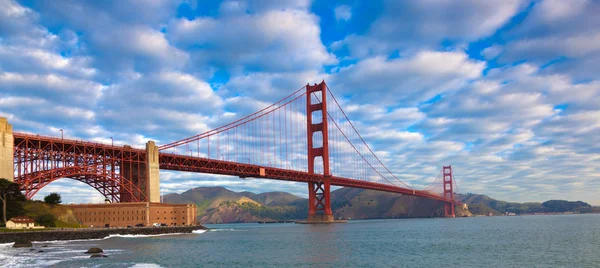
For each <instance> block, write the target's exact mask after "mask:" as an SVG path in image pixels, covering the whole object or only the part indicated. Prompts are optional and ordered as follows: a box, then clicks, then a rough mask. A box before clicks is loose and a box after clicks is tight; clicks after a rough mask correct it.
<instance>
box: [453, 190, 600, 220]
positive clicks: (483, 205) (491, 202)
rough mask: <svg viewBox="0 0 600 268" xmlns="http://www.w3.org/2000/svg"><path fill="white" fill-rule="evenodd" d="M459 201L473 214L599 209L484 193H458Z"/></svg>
mask: <svg viewBox="0 0 600 268" xmlns="http://www.w3.org/2000/svg"><path fill="white" fill-rule="evenodd" d="M456 198H458V199H459V200H460V201H461V202H463V203H466V204H468V205H469V210H470V211H471V212H472V213H473V214H475V215H488V213H490V212H491V213H492V214H493V215H501V214H504V213H507V212H512V213H515V214H517V215H518V214H534V213H565V212H572V213H591V212H598V211H600V209H598V208H595V207H592V206H591V205H590V204H588V203H585V202H582V201H575V202H572V201H566V200H549V201H546V202H543V203H535V202H529V203H516V202H506V201H500V200H496V199H493V198H491V197H489V196H486V195H478V194H470V193H469V194H458V195H457V196H456Z"/></svg>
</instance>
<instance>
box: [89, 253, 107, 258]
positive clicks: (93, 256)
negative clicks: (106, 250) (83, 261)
mask: <svg viewBox="0 0 600 268" xmlns="http://www.w3.org/2000/svg"><path fill="white" fill-rule="evenodd" d="M90 258H108V256H106V255H104V254H100V253H96V254H92V256H90Z"/></svg>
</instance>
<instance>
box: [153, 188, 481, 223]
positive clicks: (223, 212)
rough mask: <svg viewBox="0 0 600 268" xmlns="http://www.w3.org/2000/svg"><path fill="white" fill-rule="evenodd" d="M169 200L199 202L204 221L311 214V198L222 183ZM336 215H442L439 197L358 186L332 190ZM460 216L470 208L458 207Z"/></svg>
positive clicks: (296, 217)
mask: <svg viewBox="0 0 600 268" xmlns="http://www.w3.org/2000/svg"><path fill="white" fill-rule="evenodd" d="M164 201H165V202H166V203H176V204H183V203H194V204H196V205H198V218H199V221H200V222H201V223H234V222H257V221H282V220H300V219H305V218H306V216H307V215H308V200H307V199H305V198H301V197H298V196H295V195H292V194H289V193H285V192H268V193H261V194H255V193H251V192H240V193H236V192H233V191H230V190H227V189H225V188H223V187H199V188H195V189H191V190H188V191H186V192H183V193H181V194H169V195H166V196H165V197H164ZM331 203H332V210H333V214H334V216H335V218H336V219H382V218H420V217H441V216H443V213H444V211H443V203H442V202H439V201H434V200H429V199H423V198H417V197H414V196H402V195H398V194H393V193H385V192H379V191H371V190H364V189H355V188H341V189H338V190H335V191H333V192H331ZM456 215H457V216H459V217H460V216H469V215H471V214H470V212H469V211H467V210H463V209H462V208H458V207H457V209H456Z"/></svg>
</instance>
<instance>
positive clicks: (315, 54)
mask: <svg viewBox="0 0 600 268" xmlns="http://www.w3.org/2000/svg"><path fill="white" fill-rule="evenodd" d="M168 35H169V39H170V40H171V41H172V42H174V43H175V44H177V46H178V47H182V48H186V49H189V50H190V51H192V52H191V53H192V60H193V62H194V64H195V65H197V66H201V65H204V64H211V65H215V66H217V67H223V68H228V69H230V70H234V71H235V70H249V71H266V72H285V71H305V70H311V69H320V68H321V66H322V65H323V64H334V63H336V58H335V56H334V55H332V54H330V53H328V52H327V50H326V48H325V46H323V44H322V43H321V40H320V36H319V35H320V28H319V25H318V18H317V17H316V16H314V15H312V14H310V13H308V12H307V11H306V10H300V9H281V10H268V11H265V12H262V13H256V14H245V13H244V14H242V15H239V16H221V17H217V18H212V17H198V18H195V19H193V20H188V19H186V18H181V19H178V20H175V21H173V22H171V23H170V25H169V27H168ZM196 48H198V49H196Z"/></svg>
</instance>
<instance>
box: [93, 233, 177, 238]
mask: <svg viewBox="0 0 600 268" xmlns="http://www.w3.org/2000/svg"><path fill="white" fill-rule="evenodd" d="M182 234H186V233H169V234H155V235H142V234H140V235H137V234H136V235H132V234H126V235H121V234H111V235H109V236H107V237H105V238H104V239H108V238H113V237H120V238H144V237H155V236H165V235H182Z"/></svg>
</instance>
